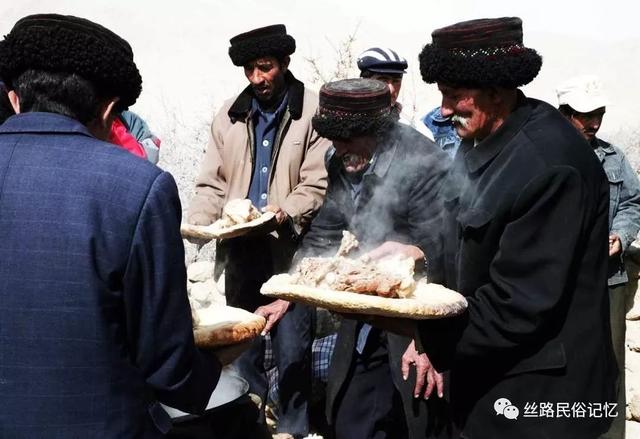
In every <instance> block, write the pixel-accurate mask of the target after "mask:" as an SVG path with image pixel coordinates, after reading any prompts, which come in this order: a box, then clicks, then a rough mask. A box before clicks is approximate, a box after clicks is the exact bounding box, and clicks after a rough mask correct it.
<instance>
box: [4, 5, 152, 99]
mask: <svg viewBox="0 0 640 439" xmlns="http://www.w3.org/2000/svg"><path fill="white" fill-rule="evenodd" d="M27 70H42V71H47V72H52V73H69V74H77V75H78V76H80V77H82V78H84V79H86V80H88V81H90V82H91V83H92V84H94V85H95V87H96V89H97V91H98V93H99V94H100V95H101V96H104V97H119V98H120V99H119V101H118V103H117V104H116V109H117V110H119V111H121V110H124V109H126V108H128V107H129V106H130V105H133V104H134V103H135V101H136V99H137V98H138V96H139V95H140V92H141V91H142V78H141V77H140V72H139V71H138V68H137V67H136V64H135V63H134V61H133V51H132V50H131V46H129V43H127V42H126V41H125V40H123V39H122V38H120V37H119V36H118V35H116V34H115V33H113V32H111V31H110V30H109V29H107V28H105V27H103V26H100V25H99V24H97V23H94V22H92V21H89V20H86V19H84V18H79V17H73V16H69V15H58V14H36V15H29V16H27V17H24V18H22V19H20V20H19V21H18V22H17V23H16V24H15V25H14V26H13V29H11V31H10V32H9V34H7V35H6V36H5V38H4V40H2V41H0V79H2V80H3V81H4V82H5V83H6V84H7V87H8V88H11V86H12V85H11V84H12V81H13V80H14V79H15V78H17V77H18V76H19V75H21V74H22V73H24V72H25V71H27Z"/></svg>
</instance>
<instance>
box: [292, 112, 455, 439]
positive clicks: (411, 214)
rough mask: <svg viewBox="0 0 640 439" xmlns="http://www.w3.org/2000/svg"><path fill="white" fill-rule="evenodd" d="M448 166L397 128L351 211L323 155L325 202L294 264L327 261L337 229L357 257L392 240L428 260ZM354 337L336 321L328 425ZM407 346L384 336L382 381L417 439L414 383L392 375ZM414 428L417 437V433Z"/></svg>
mask: <svg viewBox="0 0 640 439" xmlns="http://www.w3.org/2000/svg"><path fill="white" fill-rule="evenodd" d="M448 165H449V158H448V156H447V155H446V154H445V153H443V152H442V151H440V150H439V148H438V147H437V146H436V145H435V144H434V143H433V142H431V141H430V140H428V139H427V138H426V137H424V136H423V135H421V134H419V133H418V132H417V131H415V130H414V129H412V128H409V127H406V126H403V125H399V124H397V125H395V126H394V128H393V130H392V131H391V133H390V134H389V135H388V136H387V137H386V138H385V139H384V140H383V141H382V145H381V147H380V149H379V151H378V157H377V159H376V162H375V165H374V169H373V172H371V173H369V174H367V175H365V176H364V178H363V182H362V189H361V194H360V197H359V199H358V203H357V204H356V203H354V201H353V199H352V196H351V194H350V191H351V189H350V186H349V185H348V183H347V181H346V180H345V179H344V177H343V176H342V175H341V172H342V171H341V168H342V164H341V163H340V160H339V158H338V157H336V156H335V155H334V149H333V148H331V149H330V150H329V151H328V153H327V169H328V174H329V186H328V189H327V195H326V198H325V201H324V204H323V205H322V207H321V208H320V210H319V212H318V215H317V217H316V218H315V219H314V220H313V222H312V223H311V228H310V230H309V232H308V233H307V235H306V236H305V238H304V240H303V243H302V246H301V248H300V250H299V251H298V253H297V254H296V259H298V258H301V257H302V256H311V255H318V256H319V255H323V254H335V252H336V250H337V249H338V247H339V245H340V240H341V239H342V231H343V230H349V231H351V232H352V233H353V234H354V235H355V236H356V237H357V238H358V240H359V241H360V243H361V245H360V248H361V249H362V250H363V251H366V250H370V249H372V248H375V247H377V246H378V245H380V244H382V243H383V242H385V241H399V242H404V243H411V244H415V245H417V246H419V247H420V248H421V249H422V250H423V251H424V252H425V254H427V255H430V254H432V252H433V251H435V248H434V246H435V242H434V241H435V239H436V238H435V237H434V236H436V235H437V234H434V233H433V232H434V230H435V227H436V226H437V224H438V218H439V215H440V213H441V212H440V210H441V205H440V204H439V202H438V199H437V193H438V191H439V189H440V185H441V182H442V179H443V177H444V174H445V170H446V168H447V167H448ZM356 333H357V329H356V321H354V320H344V321H343V322H342V324H341V327H340V329H339V332H338V339H337V341H336V348H335V352H334V356H333V359H332V362H331V366H330V372H329V375H330V379H329V384H328V389H327V414H328V418H329V420H331V418H332V414H333V409H334V402H335V399H336V396H337V394H338V392H339V391H340V389H341V388H342V386H343V385H344V384H345V379H346V376H347V372H348V371H349V366H350V364H351V362H352V361H353V358H354V355H355V343H356ZM410 341H411V340H410V339H409V338H406V337H399V336H394V335H388V343H387V345H388V350H389V356H390V359H389V361H390V363H392V368H391V370H392V372H394V374H393V376H391V377H390V379H392V380H393V381H394V384H395V385H396V388H398V390H399V391H400V393H401V395H402V397H403V404H404V406H405V412H406V413H407V420H408V423H409V429H410V430H411V431H412V432H413V434H414V436H412V437H425V435H424V429H425V425H426V419H422V420H421V419H420V417H421V416H426V415H425V405H424V401H423V404H417V403H416V402H415V401H414V400H413V397H412V391H413V385H414V382H410V381H407V382H405V381H403V380H402V377H401V371H400V358H401V356H402V354H403V353H404V351H405V350H406V348H407V346H408V345H409V343H410ZM419 405H422V407H419ZM421 425H422V426H421ZM420 429H422V432H421V433H418V431H419V430H420Z"/></svg>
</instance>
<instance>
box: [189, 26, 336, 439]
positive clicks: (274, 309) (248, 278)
mask: <svg viewBox="0 0 640 439" xmlns="http://www.w3.org/2000/svg"><path fill="white" fill-rule="evenodd" d="M230 43H231V47H229V56H230V57H231V61H232V62H233V63H234V64H235V65H236V66H239V67H242V68H243V69H244V74H245V76H246V78H247V80H248V81H249V86H248V87H247V88H245V89H244V90H243V91H242V93H240V94H239V95H238V96H236V97H234V98H232V99H230V100H228V101H227V102H225V104H224V105H223V107H222V108H221V109H220V111H219V112H218V114H217V115H216V117H215V119H214V120H213V124H212V126H211V138H210V141H209V145H208V147H207V152H206V155H205V158H204V162H203V163H202V168H201V171H200V175H199V176H198V178H197V180H196V189H195V196H194V198H193V200H192V201H191V205H190V207H189V212H188V215H187V220H188V222H189V223H191V224H200V225H209V224H211V223H212V222H213V221H215V220H216V219H218V218H219V217H220V215H221V212H222V208H223V207H224V205H225V203H226V202H227V201H229V200H231V199H235V198H249V199H250V200H251V202H252V203H253V205H255V206H256V207H257V208H259V209H261V210H266V211H271V212H274V213H275V214H276V218H277V222H278V226H277V229H276V231H275V233H272V234H265V235H261V236H251V237H238V238H233V239H227V240H224V241H220V242H219V243H218V246H217V249H216V271H217V273H218V275H219V273H220V272H221V271H222V269H225V295H226V299H227V303H228V304H229V305H231V306H237V307H240V308H244V309H246V310H248V311H251V312H256V313H257V314H261V315H263V316H264V317H265V318H267V327H266V328H265V332H270V333H271V339H272V343H273V346H274V353H275V362H276V366H277V368H278V372H279V373H278V376H279V382H278V384H279V386H278V387H279V391H280V394H279V398H278V399H279V403H280V404H279V407H280V413H279V417H278V432H280V433H283V434H284V433H288V434H290V435H292V436H294V437H301V436H305V435H306V434H307V433H308V428H309V426H308V414H307V404H308V399H309V396H310V391H311V388H310V387H311V358H310V356H311V343H312V341H313V318H312V317H313V315H312V310H311V309H310V308H308V307H305V306H302V305H296V304H290V303H288V302H286V301H284V300H275V301H272V300H269V299H267V298H266V297H264V296H262V295H261V294H260V287H261V286H262V284H263V283H264V282H266V281H267V280H268V279H269V277H271V276H272V275H273V274H276V273H282V272H285V271H287V270H288V268H289V265H290V262H291V257H292V255H293V252H294V251H295V249H296V246H297V242H298V241H299V239H300V237H301V236H302V235H303V234H304V232H305V231H306V229H307V227H308V226H309V222H310V221H311V218H312V217H313V216H314V214H315V213H316V211H317V209H318V208H319V207H320V205H321V204H322V199H323V196H324V192H325V188H326V170H325V168H324V154H325V152H326V150H327V148H328V142H327V141H326V140H324V139H322V138H321V137H319V136H318V134H317V133H316V132H315V131H314V130H313V128H312V126H311V117H312V116H313V115H314V114H315V111H316V108H317V102H318V97H317V95H315V94H314V93H312V92H310V91H309V90H307V89H306V88H305V87H304V84H303V83H302V82H300V81H298V80H297V79H296V78H295V77H294V76H293V75H292V74H291V72H290V71H289V55H291V54H292V53H293V52H294V51H295V47H296V46H295V40H294V39H293V37H291V36H290V35H288V34H287V32H286V28H285V26H284V25H281V24H279V25H272V26H267V27H263V28H258V29H254V30H251V31H249V32H245V33H242V34H240V35H237V36H235V37H233V38H231V40H230ZM263 341H264V340H263V339H262V338H260V337H259V338H258V339H257V340H256V341H255V342H254V345H253V346H252V347H251V348H250V349H249V350H248V351H247V352H246V353H245V354H244V355H243V356H241V357H240V358H239V359H238V361H237V362H236V366H237V367H238V369H239V371H240V373H241V375H242V376H243V377H244V378H245V379H247V381H248V382H249V385H250V391H251V392H252V393H255V394H257V395H258V396H260V397H261V398H262V401H263V410H262V412H263V414H264V402H265V401H266V396H267V392H268V388H269V387H268V385H267V377H266V374H265V371H264V366H263V365H264V347H263Z"/></svg>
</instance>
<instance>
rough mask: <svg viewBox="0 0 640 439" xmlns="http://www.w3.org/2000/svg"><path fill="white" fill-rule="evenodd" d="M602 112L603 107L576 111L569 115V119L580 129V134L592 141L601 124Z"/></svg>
mask: <svg viewBox="0 0 640 439" xmlns="http://www.w3.org/2000/svg"><path fill="white" fill-rule="evenodd" d="M604 113H605V107H602V108H597V109H595V110H593V111H590V112H588V113H578V112H577V111H576V112H574V113H572V114H571V116H569V121H570V122H571V124H572V125H573V126H574V127H576V128H577V129H578V131H580V134H582V135H583V136H584V138H585V139H587V140H588V141H592V140H593V138H594V137H595V136H596V133H597V132H598V130H599V129H600V125H602V118H603V117H604Z"/></svg>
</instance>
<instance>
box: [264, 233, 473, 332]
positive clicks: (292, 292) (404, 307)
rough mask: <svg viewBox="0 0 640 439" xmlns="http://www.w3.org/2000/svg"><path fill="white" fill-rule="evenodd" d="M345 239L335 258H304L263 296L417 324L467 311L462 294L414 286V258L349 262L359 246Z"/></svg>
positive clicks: (431, 286) (275, 280)
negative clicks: (348, 253) (352, 249)
mask: <svg viewBox="0 0 640 439" xmlns="http://www.w3.org/2000/svg"><path fill="white" fill-rule="evenodd" d="M344 236H345V238H344V239H343V242H342V245H341V247H340V250H339V251H338V254H337V255H336V256H335V257H332V258H323V257H311V258H304V259H302V260H301V261H300V263H299V264H298V266H297V267H296V268H295V270H294V271H293V272H292V273H291V274H279V275H275V276H272V277H271V279H269V281H267V282H266V283H265V284H264V285H263V286H262V288H261V290H260V292H261V293H262V294H264V295H265V296H269V297H276V298H279V299H284V300H289V301H292V302H300V303H305V304H307V305H311V306H317V307H321V308H326V309H329V310H331V311H335V312H342V313H356V314H368V315H380V316H387V317H402V318H410V319H416V320H422V319H435V318H443V317H451V316H455V315H458V314H460V313H462V312H463V311H464V310H465V309H466V307H467V301H466V299H465V298H464V297H463V296H462V295H461V294H459V293H457V292H455V291H453V290H449V289H447V288H445V287H444V286H442V285H437V284H431V283H427V282H426V280H425V279H422V280H418V281H416V280H414V261H413V259H411V258H403V257H388V258H384V259H380V260H378V261H370V260H366V259H363V258H359V259H351V258H347V257H346V256H345V254H346V253H347V252H348V251H349V250H350V249H351V248H354V247H357V245H358V244H357V241H356V240H355V238H354V237H353V235H351V234H349V233H348V232H347V233H345V234H344Z"/></svg>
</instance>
